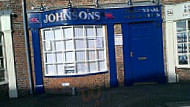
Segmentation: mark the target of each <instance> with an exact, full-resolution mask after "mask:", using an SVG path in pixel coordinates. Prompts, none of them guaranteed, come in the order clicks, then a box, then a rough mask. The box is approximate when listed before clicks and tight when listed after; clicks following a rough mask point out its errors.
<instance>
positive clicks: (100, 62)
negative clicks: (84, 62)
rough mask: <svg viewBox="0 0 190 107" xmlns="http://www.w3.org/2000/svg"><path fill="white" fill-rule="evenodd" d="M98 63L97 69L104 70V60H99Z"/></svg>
mask: <svg viewBox="0 0 190 107" xmlns="http://www.w3.org/2000/svg"><path fill="white" fill-rule="evenodd" d="M98 65H99V70H100V71H105V70H106V63H105V61H99V62H98Z"/></svg>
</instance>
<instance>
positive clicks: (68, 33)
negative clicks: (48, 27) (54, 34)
mask: <svg viewBox="0 0 190 107" xmlns="http://www.w3.org/2000/svg"><path fill="white" fill-rule="evenodd" d="M63 32H64V37H65V38H72V37H73V29H72V27H68V28H64V29H63Z"/></svg>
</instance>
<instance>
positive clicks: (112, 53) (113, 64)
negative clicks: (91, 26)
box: [107, 24, 118, 87]
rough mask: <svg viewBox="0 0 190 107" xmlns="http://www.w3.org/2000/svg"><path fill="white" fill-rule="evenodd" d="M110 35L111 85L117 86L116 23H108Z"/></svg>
mask: <svg viewBox="0 0 190 107" xmlns="http://www.w3.org/2000/svg"><path fill="white" fill-rule="evenodd" d="M107 37H108V52H109V66H110V87H117V86H118V81H117V69H116V59H115V45H114V44H115V43H114V24H108V25H107Z"/></svg>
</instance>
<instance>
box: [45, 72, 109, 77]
mask: <svg viewBox="0 0 190 107" xmlns="http://www.w3.org/2000/svg"><path fill="white" fill-rule="evenodd" d="M104 73H108V71H101V72H91V73H84V74H70V75H69V74H68V75H45V77H47V78H59V77H81V76H89V75H97V74H104Z"/></svg>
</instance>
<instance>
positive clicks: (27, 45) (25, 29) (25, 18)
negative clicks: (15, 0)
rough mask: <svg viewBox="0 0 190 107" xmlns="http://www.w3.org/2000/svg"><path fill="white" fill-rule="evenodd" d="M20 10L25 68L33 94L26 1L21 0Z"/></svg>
mask: <svg viewBox="0 0 190 107" xmlns="http://www.w3.org/2000/svg"><path fill="white" fill-rule="evenodd" d="M22 12H23V24H24V36H25V48H26V57H27V68H28V75H29V84H30V94H31V95H33V94H34V85H33V84H34V83H33V75H32V67H31V58H30V44H29V34H28V27H27V25H28V24H27V14H26V1H25V0H22Z"/></svg>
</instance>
